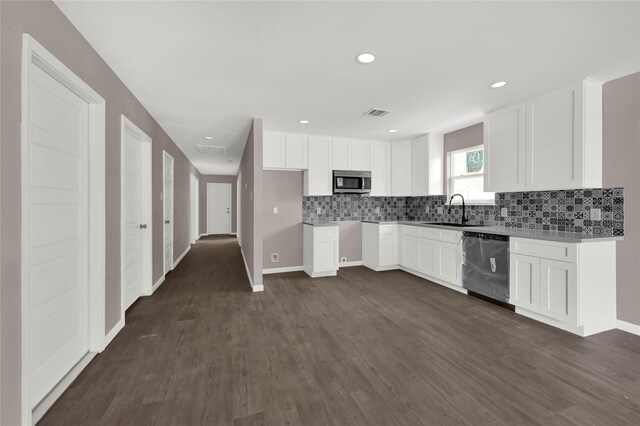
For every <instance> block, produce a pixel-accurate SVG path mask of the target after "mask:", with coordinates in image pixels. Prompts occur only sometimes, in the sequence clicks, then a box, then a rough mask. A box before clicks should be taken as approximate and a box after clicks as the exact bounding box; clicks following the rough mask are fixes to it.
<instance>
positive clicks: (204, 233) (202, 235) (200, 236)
mask: <svg viewBox="0 0 640 426" xmlns="http://www.w3.org/2000/svg"><path fill="white" fill-rule="evenodd" d="M207 235H209V234H207V233H206V232H203V233H202V234H200V235H198V239H200V238H202V237H206V236H207Z"/></svg>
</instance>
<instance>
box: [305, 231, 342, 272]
mask: <svg viewBox="0 0 640 426" xmlns="http://www.w3.org/2000/svg"><path fill="white" fill-rule="evenodd" d="M303 228H304V229H303V254H302V257H303V267H304V271H305V272H306V273H307V275H309V276H310V277H312V278H316V277H328V276H333V275H336V274H337V273H338V268H339V263H338V262H339V259H338V256H339V253H340V251H339V241H340V235H339V227H338V225H337V224H336V225H335V226H313V225H308V224H306V223H305V224H304V227H303Z"/></svg>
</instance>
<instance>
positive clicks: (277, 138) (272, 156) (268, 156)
mask: <svg viewBox="0 0 640 426" xmlns="http://www.w3.org/2000/svg"><path fill="white" fill-rule="evenodd" d="M262 137H263V141H262V147H263V150H262V152H263V155H262V167H265V168H272V169H284V168H285V166H286V162H285V158H286V151H285V140H284V132H270V131H267V130H265V131H264V132H263V134H262Z"/></svg>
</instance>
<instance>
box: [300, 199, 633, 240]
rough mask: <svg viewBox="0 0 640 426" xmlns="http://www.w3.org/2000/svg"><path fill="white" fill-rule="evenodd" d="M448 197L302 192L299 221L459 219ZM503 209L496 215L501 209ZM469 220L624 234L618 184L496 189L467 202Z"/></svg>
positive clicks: (583, 232) (567, 230) (471, 221)
mask: <svg viewBox="0 0 640 426" xmlns="http://www.w3.org/2000/svg"><path fill="white" fill-rule="evenodd" d="M447 201H448V198H447V197H446V196H444V195H434V196H428V197H369V196H361V195H357V194H341V195H334V196H327V197H303V198H302V217H303V220H304V221H305V222H313V221H336V220H337V221H342V220H420V221H429V222H459V221H460V217H461V215H462V206H461V205H454V206H452V208H451V214H449V213H448V205H446V203H447ZM503 207H505V208H506V209H507V216H506V217H502V215H501V214H500V212H501V209H502V208H503ZM592 208H596V209H600V211H601V220H591V209H592ZM467 218H468V219H469V220H468V223H469V224H472V225H486V226H505V227H511V228H523V229H539V230H549V231H564V232H573V233H580V234H595V235H620V236H622V235H624V190H623V188H596V189H575V190H563V191H536V192H500V193H496V199H495V205H472V206H467Z"/></svg>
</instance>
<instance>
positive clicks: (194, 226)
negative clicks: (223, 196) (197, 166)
mask: <svg viewBox="0 0 640 426" xmlns="http://www.w3.org/2000/svg"><path fill="white" fill-rule="evenodd" d="M189 176H190V184H191V185H190V187H191V209H190V211H189V215H190V221H189V224H190V225H189V229H190V231H191V236H190V238H189V240H190V241H191V244H195V243H196V241H197V240H198V238H199V237H200V180H199V179H198V178H197V177H196V175H194V174H193V173H191V174H190V175H189Z"/></svg>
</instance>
